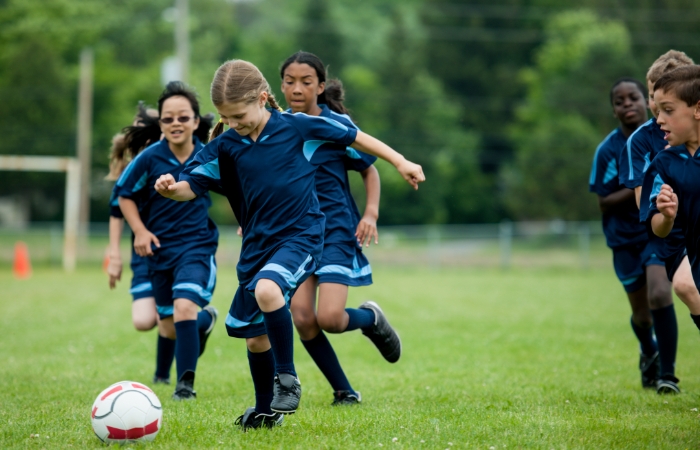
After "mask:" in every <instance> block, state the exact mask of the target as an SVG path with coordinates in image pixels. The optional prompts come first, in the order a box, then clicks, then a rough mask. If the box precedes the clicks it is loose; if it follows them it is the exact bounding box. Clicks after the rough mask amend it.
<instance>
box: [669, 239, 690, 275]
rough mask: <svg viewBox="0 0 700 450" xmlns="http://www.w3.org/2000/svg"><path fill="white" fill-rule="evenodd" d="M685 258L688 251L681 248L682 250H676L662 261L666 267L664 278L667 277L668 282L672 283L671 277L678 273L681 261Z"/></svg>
mask: <svg viewBox="0 0 700 450" xmlns="http://www.w3.org/2000/svg"><path fill="white" fill-rule="evenodd" d="M686 256H688V250H687V249H686V248H685V247H683V248H682V249H678V250H677V251H676V252H674V253H673V254H672V255H671V256H669V257H668V258H665V259H664V265H665V266H666V276H667V277H668V281H671V282H673V277H674V276H676V272H677V271H678V268H679V267H680V266H681V263H682V262H683V259H684V258H685V257H686Z"/></svg>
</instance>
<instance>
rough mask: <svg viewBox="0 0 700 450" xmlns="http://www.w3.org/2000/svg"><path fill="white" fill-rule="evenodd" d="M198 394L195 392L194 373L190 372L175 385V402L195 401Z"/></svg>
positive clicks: (183, 375)
mask: <svg viewBox="0 0 700 450" xmlns="http://www.w3.org/2000/svg"><path fill="white" fill-rule="evenodd" d="M195 398H197V392H195V390H194V372H192V371H191V370H188V371H187V372H185V373H184V374H182V377H181V378H180V380H179V381H178V382H177V384H176V385H175V392H173V400H194V399H195Z"/></svg>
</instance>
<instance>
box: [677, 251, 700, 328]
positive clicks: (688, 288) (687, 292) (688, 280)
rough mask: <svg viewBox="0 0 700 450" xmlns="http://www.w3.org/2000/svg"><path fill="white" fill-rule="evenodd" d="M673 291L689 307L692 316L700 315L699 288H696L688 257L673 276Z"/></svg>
mask: <svg viewBox="0 0 700 450" xmlns="http://www.w3.org/2000/svg"><path fill="white" fill-rule="evenodd" d="M673 290H674V292H675V293H676V295H677V296H678V298H680V299H681V301H682V302H683V303H685V305H686V306H687V307H688V309H689V310H690V314H691V315H695V316H697V315H700V293H698V288H697V287H696V286H695V281H694V280H693V273H692V272H691V270H690V262H689V261H688V257H687V256H686V257H685V258H683V261H682V262H681V264H680V265H679V266H678V269H677V270H676V273H675V274H674V275H673Z"/></svg>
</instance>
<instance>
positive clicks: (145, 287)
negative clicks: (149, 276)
mask: <svg viewBox="0 0 700 450" xmlns="http://www.w3.org/2000/svg"><path fill="white" fill-rule="evenodd" d="M150 290H153V285H152V284H151V283H150V281H149V282H147V283H141V284H137V285H136V286H134V287H132V288H131V289H130V290H129V294H140V293H141V292H146V291H150Z"/></svg>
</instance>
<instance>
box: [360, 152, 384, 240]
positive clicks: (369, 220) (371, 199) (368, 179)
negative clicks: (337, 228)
mask: <svg viewBox="0 0 700 450" xmlns="http://www.w3.org/2000/svg"><path fill="white" fill-rule="evenodd" d="M360 174H361V175H362V181H363V182H364V184H365V192H366V193H367V202H366V204H365V213H364V214H363V215H362V219H361V220H360V223H358V224H357V230H356V231H355V237H356V238H357V242H358V244H360V246H362V245H366V246H367V247H369V244H370V242H372V238H373V237H374V243H375V244H379V234H378V233H377V219H379V196H380V191H381V183H380V181H379V171H377V168H376V167H374V165H371V166H369V167H368V168H366V169H365V170H363V171H362V172H360ZM365 241H366V243H365Z"/></svg>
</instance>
